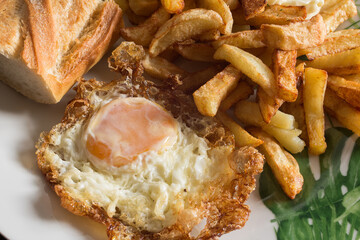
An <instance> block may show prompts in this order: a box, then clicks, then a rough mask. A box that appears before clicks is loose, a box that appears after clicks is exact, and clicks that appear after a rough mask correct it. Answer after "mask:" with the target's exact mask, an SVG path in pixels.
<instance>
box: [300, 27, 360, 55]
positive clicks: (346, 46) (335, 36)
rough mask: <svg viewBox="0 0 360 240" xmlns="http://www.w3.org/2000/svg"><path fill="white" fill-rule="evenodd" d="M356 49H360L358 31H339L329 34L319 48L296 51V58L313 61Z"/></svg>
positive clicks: (359, 31)
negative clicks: (303, 56)
mask: <svg viewBox="0 0 360 240" xmlns="http://www.w3.org/2000/svg"><path fill="white" fill-rule="evenodd" d="M358 47H360V29H348V30H341V31H336V32H332V33H329V34H328V35H327V37H326V39H325V41H324V43H323V44H321V45H320V46H316V47H313V48H307V49H300V50H298V56H302V55H306V57H307V59H309V60H314V59H315V58H318V57H322V56H325V55H330V54H335V53H339V52H344V51H347V50H350V49H353V48H358Z"/></svg>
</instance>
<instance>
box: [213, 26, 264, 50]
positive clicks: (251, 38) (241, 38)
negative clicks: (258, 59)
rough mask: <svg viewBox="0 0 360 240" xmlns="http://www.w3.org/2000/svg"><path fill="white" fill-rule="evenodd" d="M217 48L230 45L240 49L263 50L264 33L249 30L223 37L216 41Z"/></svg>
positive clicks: (214, 44) (214, 43)
mask: <svg viewBox="0 0 360 240" xmlns="http://www.w3.org/2000/svg"><path fill="white" fill-rule="evenodd" d="M212 44H213V46H214V47H215V48H219V47H221V46H222V45H223V44H229V45H232V46H235V47H238V48H262V47H265V44H264V43H263V42H262V33H261V31H260V30H249V31H242V32H237V33H232V34H230V35H227V36H222V37H220V38H219V39H218V40H216V41H214V42H213V43H212Z"/></svg>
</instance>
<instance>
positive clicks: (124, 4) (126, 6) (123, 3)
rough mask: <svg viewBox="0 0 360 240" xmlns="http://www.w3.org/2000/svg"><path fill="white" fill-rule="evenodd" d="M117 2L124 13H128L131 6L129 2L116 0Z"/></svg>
mask: <svg viewBox="0 0 360 240" xmlns="http://www.w3.org/2000/svg"><path fill="white" fill-rule="evenodd" d="M115 2H116V3H117V4H118V5H119V7H120V8H121V10H122V11H124V12H126V11H127V10H128V9H129V8H130V6H129V1H128V0H115Z"/></svg>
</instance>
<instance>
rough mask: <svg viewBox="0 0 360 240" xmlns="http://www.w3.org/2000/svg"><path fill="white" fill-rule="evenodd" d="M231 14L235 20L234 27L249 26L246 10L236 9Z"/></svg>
mask: <svg viewBox="0 0 360 240" xmlns="http://www.w3.org/2000/svg"><path fill="white" fill-rule="evenodd" d="M231 14H232V16H233V19H234V25H239V26H242V25H248V23H247V21H246V20H245V15H244V10H243V9H242V7H241V6H240V7H238V8H237V9H234V10H232V11H231Z"/></svg>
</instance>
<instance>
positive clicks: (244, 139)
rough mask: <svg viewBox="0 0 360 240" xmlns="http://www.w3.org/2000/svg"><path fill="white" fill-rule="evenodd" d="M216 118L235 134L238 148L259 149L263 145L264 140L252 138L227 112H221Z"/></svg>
mask: <svg viewBox="0 0 360 240" xmlns="http://www.w3.org/2000/svg"><path fill="white" fill-rule="evenodd" d="M216 117H217V118H218V119H219V120H220V121H221V122H222V123H223V124H224V125H225V126H226V127H227V128H229V130H230V131H231V132H232V133H233V134H234V136H235V144H236V146H237V147H244V146H252V147H258V146H259V145H261V144H262V143H263V141H262V140H260V139H257V138H255V137H253V136H251V135H250V134H249V133H248V132H247V131H245V130H244V129H243V128H242V127H241V126H240V125H239V124H237V123H236V122H235V121H234V120H233V119H232V118H231V117H229V116H228V115H227V114H226V113H225V112H222V111H219V112H218V113H217V115H216Z"/></svg>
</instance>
